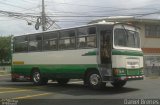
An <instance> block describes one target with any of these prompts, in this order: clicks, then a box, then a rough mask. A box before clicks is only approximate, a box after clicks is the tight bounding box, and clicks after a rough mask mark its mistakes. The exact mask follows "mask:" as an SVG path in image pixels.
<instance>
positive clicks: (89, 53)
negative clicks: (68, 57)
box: [82, 51, 97, 56]
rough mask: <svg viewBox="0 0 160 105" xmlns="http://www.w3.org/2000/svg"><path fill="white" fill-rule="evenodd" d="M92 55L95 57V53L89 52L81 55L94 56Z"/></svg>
mask: <svg viewBox="0 0 160 105" xmlns="http://www.w3.org/2000/svg"><path fill="white" fill-rule="evenodd" d="M94 55H97V53H96V51H89V52H87V53H85V54H83V55H82V56H94Z"/></svg>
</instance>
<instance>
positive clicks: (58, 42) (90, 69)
mask: <svg viewBox="0 0 160 105" xmlns="http://www.w3.org/2000/svg"><path fill="white" fill-rule="evenodd" d="M12 52H13V53H12V75H11V77H12V81H16V80H19V79H23V78H24V79H29V80H31V81H33V83H34V84H35V85H43V84H46V83H47V82H48V80H55V81H57V82H58V83H59V84H67V82H68V81H69V80H70V79H82V80H83V81H84V85H85V86H88V87H91V88H95V89H97V88H101V87H104V86H105V85H106V83H108V82H110V83H111V84H112V85H113V86H114V87H122V86H124V85H125V84H126V82H127V81H129V80H143V77H144V76H143V75H144V74H143V52H142V50H141V48H140V36H139V28H138V27H135V26H132V25H128V24H123V23H118V24H93V25H86V26H81V27H74V28H68V29H61V30H55V31H46V32H41V33H34V34H27V35H21V36H15V37H14V38H13V49H12Z"/></svg>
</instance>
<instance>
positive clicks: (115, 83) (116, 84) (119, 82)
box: [111, 81, 127, 88]
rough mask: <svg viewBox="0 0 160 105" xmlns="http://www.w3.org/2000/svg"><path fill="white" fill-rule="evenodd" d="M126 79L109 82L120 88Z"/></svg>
mask: <svg viewBox="0 0 160 105" xmlns="http://www.w3.org/2000/svg"><path fill="white" fill-rule="evenodd" d="M126 82H127V81H113V82H111V84H112V85H113V86H114V87H115V88H122V87H123V86H124V85H125V84H126Z"/></svg>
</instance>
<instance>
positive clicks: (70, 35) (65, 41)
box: [59, 30, 76, 49]
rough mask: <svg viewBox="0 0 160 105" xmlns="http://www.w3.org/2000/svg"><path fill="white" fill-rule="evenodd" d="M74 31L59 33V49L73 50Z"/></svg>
mask: <svg viewBox="0 0 160 105" xmlns="http://www.w3.org/2000/svg"><path fill="white" fill-rule="evenodd" d="M75 36H76V34H75V30H65V31H61V32H60V39H59V49H75Z"/></svg>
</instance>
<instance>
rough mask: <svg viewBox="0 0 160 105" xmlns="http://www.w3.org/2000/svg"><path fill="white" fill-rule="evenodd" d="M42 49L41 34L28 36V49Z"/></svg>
mask: <svg viewBox="0 0 160 105" xmlns="http://www.w3.org/2000/svg"><path fill="white" fill-rule="evenodd" d="M41 50H42V34H37V35H30V36H29V51H41Z"/></svg>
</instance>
